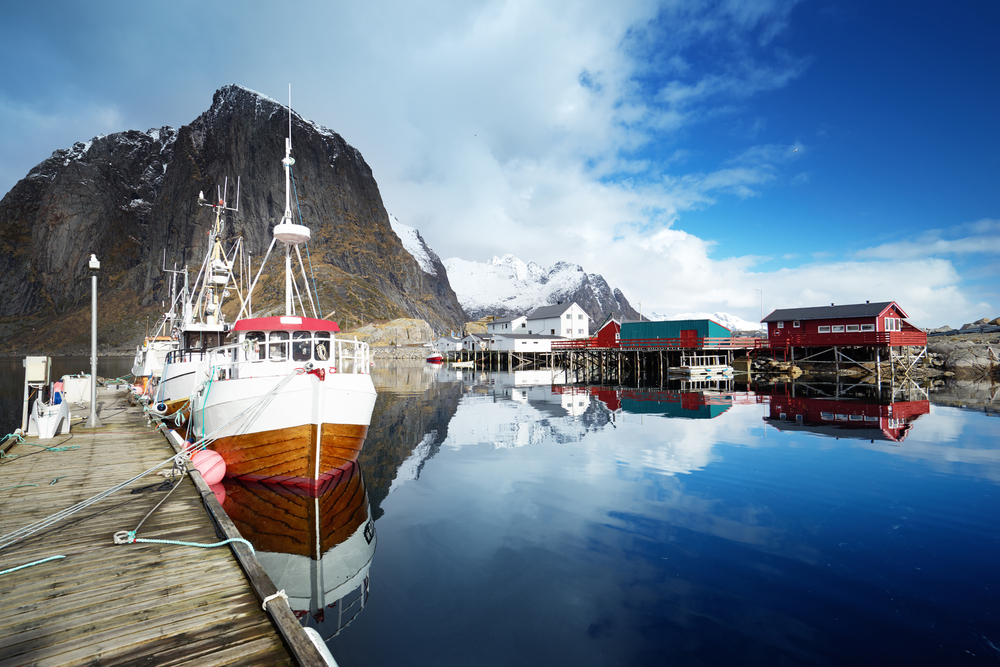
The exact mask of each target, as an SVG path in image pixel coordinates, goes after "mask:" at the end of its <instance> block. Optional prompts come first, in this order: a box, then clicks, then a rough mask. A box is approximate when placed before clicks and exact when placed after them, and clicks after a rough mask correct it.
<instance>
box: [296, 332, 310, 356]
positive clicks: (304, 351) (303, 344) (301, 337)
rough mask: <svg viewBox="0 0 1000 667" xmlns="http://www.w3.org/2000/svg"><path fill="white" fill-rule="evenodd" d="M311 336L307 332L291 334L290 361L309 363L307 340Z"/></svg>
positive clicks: (308, 344)
mask: <svg viewBox="0 0 1000 667" xmlns="http://www.w3.org/2000/svg"><path fill="white" fill-rule="evenodd" d="M311 337H312V334H311V333H310V332H308V331H295V332H293V333H292V340H293V341H294V342H293V343H292V360H293V361H309V352H310V350H309V347H310V342H309V339H310V338H311Z"/></svg>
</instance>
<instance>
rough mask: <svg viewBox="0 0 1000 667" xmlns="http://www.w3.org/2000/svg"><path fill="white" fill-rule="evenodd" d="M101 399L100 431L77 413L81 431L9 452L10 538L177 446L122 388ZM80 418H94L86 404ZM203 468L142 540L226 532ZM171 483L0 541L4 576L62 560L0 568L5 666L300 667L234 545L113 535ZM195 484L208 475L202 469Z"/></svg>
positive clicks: (5, 516) (4, 510)
mask: <svg viewBox="0 0 1000 667" xmlns="http://www.w3.org/2000/svg"><path fill="white" fill-rule="evenodd" d="M98 405H99V408H100V410H99V416H100V419H101V421H102V423H103V427H101V428H97V429H85V428H82V426H83V424H84V423H85V421H84V420H80V419H74V420H73V430H72V432H71V434H69V435H61V436H56V437H55V438H52V439H51V440H45V441H38V440H37V438H29V439H27V440H26V441H25V442H24V443H20V444H16V445H14V446H13V447H11V448H10V449H9V450H8V451H7V452H6V453H5V454H4V457H3V458H0V536H4V535H8V534H10V533H11V532H13V531H15V530H18V529H20V528H22V527H23V526H25V525H28V524H30V523H33V522H35V521H38V520H40V519H42V518H44V517H47V516H49V515H51V514H53V513H55V512H58V511H60V510H63V509H65V508H68V507H70V506H73V505H75V504H76V503H78V502H80V501H83V500H85V499H87V498H90V497H92V496H94V495H95V494H98V493H100V492H102V491H104V490H106V489H109V488H110V487H112V486H114V485H116V484H118V483H121V482H124V481H126V480H128V479H131V478H132V477H135V476H136V475H138V474H139V473H141V472H143V471H145V470H147V469H148V468H151V467H153V466H154V465H156V464H157V463H160V462H162V461H165V460H167V459H168V458H170V457H171V456H172V455H173V449H172V448H171V446H170V444H169V443H168V441H167V440H166V439H165V438H164V435H163V434H162V433H161V432H160V431H158V430H156V429H155V428H152V427H151V426H149V425H147V423H146V421H145V418H144V417H143V415H142V413H141V411H139V410H138V409H137V408H133V407H129V406H128V404H127V403H126V401H125V398H124V391H121V392H112V391H110V390H104V389H102V390H101V391H100V393H99V395H98ZM73 414H74V415H75V416H80V415H83V416H84V417H86V416H87V415H88V414H89V408H88V409H87V410H86V411H84V410H81V409H80V408H76V409H74V410H73ZM37 445H45V446H47V447H77V448H76V449H69V450H65V451H50V450H47V449H45V448H43V447H39V446H37ZM12 455H13V456H14V457H16V458H11V456H12ZM168 467H169V466H165V467H164V469H166V468H168ZM195 475H197V473H194V474H193V475H192V476H185V477H184V478H183V479H182V480H181V482H180V485H179V486H178V487H177V488H176V490H174V491H173V493H172V494H171V495H170V497H169V499H167V500H166V502H164V503H163V505H162V506H160V507H159V508H158V509H157V510H156V511H155V512H153V513H152V515H151V516H150V517H149V518H148V519H147V520H146V521H145V523H144V524H143V525H142V527H141V528H140V529H139V530H138V533H137V537H139V538H146V539H169V540H178V541H185V542H194V543H200V544H214V543H217V542H219V541H221V540H222V539H224V538H220V537H219V536H218V533H217V529H216V527H215V524H214V523H213V521H212V519H211V518H210V516H209V514H208V513H207V512H206V505H205V503H203V500H202V493H201V492H199V489H198V488H197V487H196V484H195V482H194V481H192V477H194V476H195ZM163 481H164V478H163V477H160V476H157V475H151V476H149V477H146V478H144V479H141V480H138V481H136V482H134V483H133V484H131V485H130V487H129V488H126V489H124V490H122V491H118V492H116V493H114V494H113V495H110V496H109V497H107V498H105V499H104V500H102V501H100V502H98V503H96V504H94V505H91V506H90V507H88V508H86V509H84V510H82V511H80V512H79V513H77V514H74V515H73V516H71V517H68V518H66V519H63V520H62V521H60V522H58V523H56V524H54V525H53V526H51V527H49V528H46V529H44V530H43V531H41V532H39V533H36V534H34V535H31V536H29V537H26V538H25V539H23V540H21V541H19V542H16V543H14V544H12V545H10V546H7V547H4V548H0V571H4V570H8V569H9V568H14V567H17V566H20V565H24V564H27V563H31V562H33V561H37V560H41V559H45V558H49V557H52V556H64V558H60V559H57V560H51V561H48V562H45V563H41V564H38V565H34V566H32V567H28V568H25V569H20V570H17V571H14V572H9V573H7V574H0V667H3V666H7V665H24V664H31V665H77V664H101V665H120V664H138V663H143V664H156V665H183V664H197V665H283V664H296V663H295V662H294V661H293V658H292V655H291V654H290V652H289V649H288V648H287V647H286V644H285V642H284V641H283V640H282V637H281V635H279V633H278V632H277V631H276V629H275V626H274V625H273V624H272V621H271V619H270V618H269V617H268V614H267V613H266V612H264V611H263V610H262V609H261V604H260V602H259V600H258V598H257V596H256V595H255V594H254V591H253V590H252V588H251V584H250V583H248V580H247V577H246V576H245V575H244V572H243V570H242V569H241V567H240V564H239V563H238V561H237V558H236V557H235V556H234V553H233V551H231V549H230V548H229V547H228V546H222V547H216V548H199V547H194V546H179V545H169V544H143V543H134V544H125V545H116V544H115V543H114V540H113V535H114V533H116V532H118V531H129V530H135V529H136V527H137V525H138V524H139V523H140V521H141V520H142V519H143V517H144V516H145V515H146V514H147V513H148V512H150V510H152V509H153V507H154V506H155V505H156V504H157V503H158V502H160V500H162V499H163V497H164V495H165V494H166V491H165V490H162V489H157V488H156V487H157V486H159V485H160V483H161V482H163ZM197 481H198V483H199V484H203V481H202V480H201V479H200V476H199V477H198V480H197ZM150 486H151V487H152V488H147V489H146V490H145V491H142V492H139V493H132V492H131V491H130V490H131V489H138V488H142V487H150ZM208 495H211V494H210V493H209V494H208ZM241 548H242V547H241Z"/></svg>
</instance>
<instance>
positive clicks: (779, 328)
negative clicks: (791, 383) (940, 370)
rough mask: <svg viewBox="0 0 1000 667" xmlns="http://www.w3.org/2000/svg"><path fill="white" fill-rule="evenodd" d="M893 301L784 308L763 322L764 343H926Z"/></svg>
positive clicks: (889, 345)
mask: <svg viewBox="0 0 1000 667" xmlns="http://www.w3.org/2000/svg"><path fill="white" fill-rule="evenodd" d="M906 317H907V315H906V313H905V312H904V311H903V309H902V308H900V307H899V304H897V303H896V302H895V301H881V302H879V303H869V302H867V301H866V302H865V303H855V304H849V305H844V306H834V305H833V304H831V305H829V306H818V307H812V308H784V309H781V310H775V311H774V312H772V313H771V314H770V315H768V316H767V317H765V318H764V319H763V320H761V322H765V323H766V324H767V336H768V343H767V344H768V347H772V348H775V347H826V346H840V347H850V346H857V347H902V346H921V347H923V346H926V345H927V334H926V333H925V332H923V331H921V330H920V329H918V328H916V327H915V326H913V325H912V324H910V323H909V322H907V321H906Z"/></svg>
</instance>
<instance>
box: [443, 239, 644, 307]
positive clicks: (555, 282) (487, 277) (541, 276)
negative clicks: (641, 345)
mask: <svg viewBox="0 0 1000 667" xmlns="http://www.w3.org/2000/svg"><path fill="white" fill-rule="evenodd" d="M444 266H445V268H446V269H447V270H448V281H449V282H450V283H451V285H452V287H453V288H454V289H455V293H456V294H457V295H458V300H459V302H460V303H461V304H462V308H464V309H465V312H466V314H467V315H468V316H469V317H470V319H473V320H477V319H479V318H481V317H483V316H485V315H497V316H500V317H510V316H514V315H523V314H525V313H528V312H530V311H532V310H534V309H535V308H537V307H539V306H547V305H554V304H556V303H558V302H560V301H562V302H564V303H570V302H574V301H575V302H576V303H577V304H578V305H579V306H580V307H581V308H583V310H584V311H585V312H586V313H587V315H589V316H590V319H591V320H593V321H594V322H595V323H597V324H600V323H602V322H603V321H604V319H605V317H607V316H608V315H609V314H611V315H613V316H614V317H615V318H617V319H618V320H619V321H622V320H623V319H625V320H637V319H639V313H637V312H636V311H635V309H633V308H632V305H631V304H630V303H629V302H628V299H626V298H625V295H624V294H622V293H621V290H618V289H614V290H613V289H611V287H610V286H609V285H608V283H607V281H605V280H604V278H602V277H601V276H600V275H598V274H596V273H585V272H584V270H583V269H582V268H581V267H580V266H578V265H576V264H569V263H566V262H557V263H556V264H553V265H552V266H551V267H549V268H547V269H545V268H542V267H541V266H539V265H538V264H536V263H534V262H528V263H525V262H522V261H521V260H520V259H518V258H517V257H514V256H513V255H504V256H503V257H494V258H493V259H492V260H490V261H489V262H486V263H482V262H470V261H466V260H463V259H459V258H457V257H453V258H451V259H446V260H445V261H444Z"/></svg>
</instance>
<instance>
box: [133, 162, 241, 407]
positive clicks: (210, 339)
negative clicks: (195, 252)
mask: <svg viewBox="0 0 1000 667" xmlns="http://www.w3.org/2000/svg"><path fill="white" fill-rule="evenodd" d="M217 194H218V196H217V197H216V198H215V200H214V203H208V202H207V200H206V199H205V196H204V193H201V192H199V193H198V205H199V206H206V207H210V208H212V210H213V212H214V213H215V220H214V223H213V225H212V230H211V231H210V232H209V244H208V250H207V252H206V253H205V258H204V260H203V261H202V264H201V268H200V270H199V271H198V275H197V277H196V279H195V284H194V289H191V288H190V286H189V284H188V271H187V267H186V266H185V267H184V270H183V271H176V270H172V271H169V272H170V273H172V274H174V275H173V276H172V283H175V282H176V279H177V275H178V274H182V275H183V277H184V283H183V287H182V288H181V291H180V293H179V294H176V295H175V293H176V289H175V287H174V286H173V285H172V287H171V295H172V296H171V298H172V300H171V304H172V306H171V312H173V308H174V306H179V308H180V311H181V312H180V316H179V318H177V320H178V321H177V324H176V325H175V327H174V333H175V335H176V338H177V340H178V342H179V345H178V346H177V347H176V349H173V350H171V351H170V352H168V353H167V355H166V357H165V358H164V362H163V370H162V373H161V375H160V378H159V380H158V381H157V382H156V385H155V389H154V390H153V392H152V396H153V401H152V403H151V405H150V411H151V412H153V413H154V414H157V415H160V416H169V415H172V414H174V413H175V412H177V411H178V410H180V409H184V408H185V406H187V405H188V403H189V399H190V396H191V392H192V391H193V390H194V387H195V385H196V384H197V383H198V381H199V378H198V373H197V371H198V366H199V365H200V364H201V363H202V362H203V361H205V358H206V354H207V353H208V350H210V349H212V348H216V347H220V346H222V345H224V344H225V343H226V341H227V337H228V336H229V333H230V330H231V328H232V323H231V322H227V321H226V315H225V313H224V312H223V306H224V305H225V303H226V300H227V299H229V297H230V296H232V295H235V297H236V299H237V300H238V301H239V304H240V307H241V308H243V307H246V308H247V309H249V304H247V303H246V302H245V301H244V299H243V289H242V280H238V279H237V275H236V273H234V266H235V265H237V264H239V266H240V267H241V268H242V267H244V266H246V262H245V259H244V254H243V250H244V248H243V244H242V239H241V238H237V239H236V241H235V242H234V243H233V244H232V246H231V247H230V248H229V249H228V251H227V250H226V248H225V247H224V245H223V243H224V237H225V227H226V213H227V212H230V211H231V212H238V211H239V180H237V185H236V205H235V207H230V206H229V204H228V203H227V197H228V195H229V180H228V179H226V181H225V186H224V187H222V188H219V190H218V193H217ZM175 269H176V266H175ZM164 270H166V267H164ZM240 275H242V271H241V274H240Z"/></svg>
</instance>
